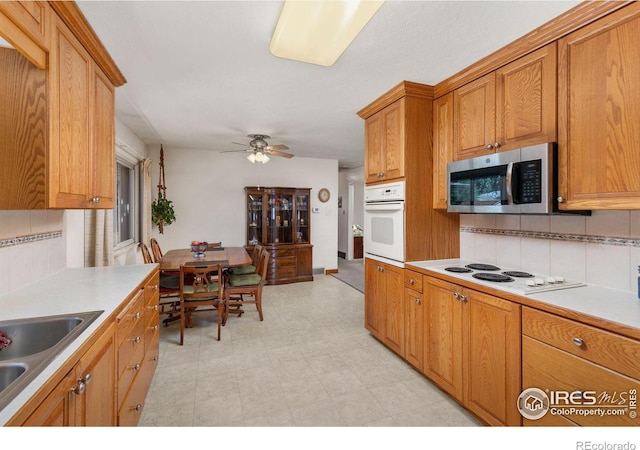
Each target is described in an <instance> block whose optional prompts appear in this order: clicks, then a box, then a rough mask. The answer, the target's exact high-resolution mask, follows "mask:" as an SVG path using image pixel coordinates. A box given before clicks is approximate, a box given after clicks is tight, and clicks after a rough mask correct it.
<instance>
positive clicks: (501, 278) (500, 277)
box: [471, 272, 513, 283]
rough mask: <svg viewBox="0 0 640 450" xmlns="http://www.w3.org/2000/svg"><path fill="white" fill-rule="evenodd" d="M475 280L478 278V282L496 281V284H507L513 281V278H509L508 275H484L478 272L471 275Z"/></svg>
mask: <svg viewBox="0 0 640 450" xmlns="http://www.w3.org/2000/svg"><path fill="white" fill-rule="evenodd" d="M471 276H472V277H473V278H477V279H478V280H484V281H494V282H496V283H507V282H509V281H513V278H511V277H508V276H506V275H502V274H500V273H484V272H478V273H474V274H473V275H471Z"/></svg>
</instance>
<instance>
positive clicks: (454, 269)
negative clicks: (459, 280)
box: [444, 267, 473, 273]
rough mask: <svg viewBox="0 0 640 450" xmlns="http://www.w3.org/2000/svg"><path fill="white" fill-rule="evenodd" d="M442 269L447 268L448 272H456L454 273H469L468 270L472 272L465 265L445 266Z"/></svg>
mask: <svg viewBox="0 0 640 450" xmlns="http://www.w3.org/2000/svg"><path fill="white" fill-rule="evenodd" d="M444 270H447V271H449V272H456V273H469V272H473V270H471V269H467V268H466V267H445V269H444Z"/></svg>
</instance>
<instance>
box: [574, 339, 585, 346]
mask: <svg viewBox="0 0 640 450" xmlns="http://www.w3.org/2000/svg"><path fill="white" fill-rule="evenodd" d="M573 343H574V344H576V345H577V346H578V347H582V346H583V345H584V341H583V340H582V339H580V338H578V337H574V338H573Z"/></svg>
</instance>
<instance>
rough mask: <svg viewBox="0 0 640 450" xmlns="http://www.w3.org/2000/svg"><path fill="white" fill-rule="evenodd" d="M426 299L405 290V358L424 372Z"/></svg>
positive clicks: (417, 293) (415, 292)
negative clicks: (424, 306) (424, 308)
mask: <svg viewBox="0 0 640 450" xmlns="http://www.w3.org/2000/svg"><path fill="white" fill-rule="evenodd" d="M423 303H424V298H423V295H422V293H420V292H417V291H414V290H412V289H406V288H405V290H404V306H405V348H404V357H405V359H406V360H407V361H408V362H409V364H411V365H412V366H413V367H415V368H416V369H418V370H419V371H422V361H423V352H424V346H423V341H424V337H423V333H424V310H423Z"/></svg>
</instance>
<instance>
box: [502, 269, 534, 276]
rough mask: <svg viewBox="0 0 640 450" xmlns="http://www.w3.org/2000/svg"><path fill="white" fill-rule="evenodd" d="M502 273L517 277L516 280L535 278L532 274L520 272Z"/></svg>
mask: <svg viewBox="0 0 640 450" xmlns="http://www.w3.org/2000/svg"><path fill="white" fill-rule="evenodd" d="M502 273H503V274H505V275H508V276H510V277H516V278H533V275H532V274H530V273H529V272H520V271H518V270H510V271H507V272H502Z"/></svg>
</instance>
